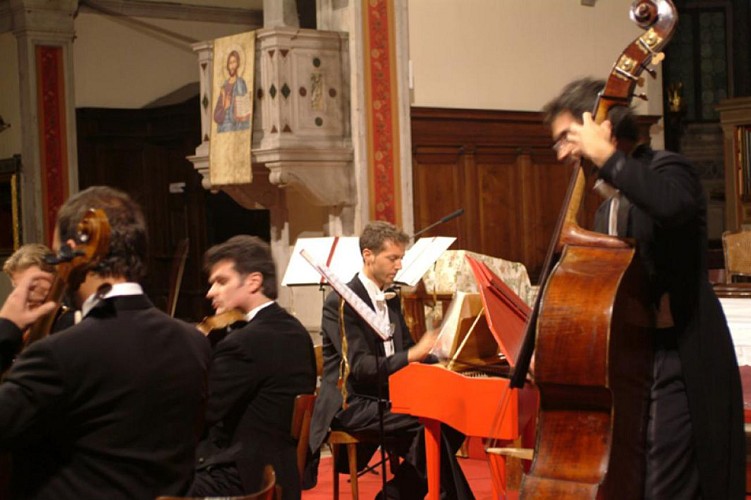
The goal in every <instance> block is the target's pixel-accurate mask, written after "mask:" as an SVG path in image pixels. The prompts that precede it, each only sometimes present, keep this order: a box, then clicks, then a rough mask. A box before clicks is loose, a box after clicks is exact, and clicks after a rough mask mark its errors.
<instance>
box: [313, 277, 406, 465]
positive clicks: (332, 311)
mask: <svg viewBox="0 0 751 500" xmlns="http://www.w3.org/2000/svg"><path fill="white" fill-rule="evenodd" d="M347 285H348V286H349V287H350V288H351V289H352V290H353V291H354V292H355V293H356V294H357V296H358V297H360V298H361V299H362V300H363V301H364V302H365V303H366V304H368V306H370V307H371V308H372V309H373V310H375V307H374V305H373V302H372V301H371V300H370V296H369V295H368V292H367V290H366V289H365V286H364V285H363V284H362V282H361V281H360V279H359V278H358V277H357V276H355V278H354V279H353V280H352V281H350V282H349V283H348V284H347ZM339 300H340V299H339V295H338V294H337V293H336V292H331V293H330V294H329V295H328V296H327V297H326V301H325V303H324V306H323V319H322V321H321V330H322V332H321V334H322V336H323V377H322V380H321V387H320V389H319V393H318V398H317V399H316V406H315V410H314V412H313V419H312V421H311V430H310V449H311V450H312V451H313V452H315V451H317V450H318V448H319V447H320V446H321V444H322V443H323V440H324V439H326V435H327V434H328V431H329V426H330V425H331V421H332V420H333V419H334V416H335V415H336V414H337V412H338V411H339V410H341V409H342V394H341V391H340V390H339V388H338V387H337V382H338V380H339V365H340V362H341V359H342V343H341V333H340V328H339V327H340V322H339ZM387 305H388V309H389V318H390V320H391V323H392V324H393V325H394V351H395V353H394V355H393V356H390V357H388V358H387V357H386V355H385V352H384V347H383V342H382V341H381V339H380V337H378V336H377V334H376V333H375V332H373V330H372V329H371V328H370V327H369V326H368V325H367V323H365V321H364V320H363V319H362V318H360V316H359V315H358V314H357V313H356V312H355V310H354V309H352V307H350V306H349V304H346V303H345V305H344V328H345V331H346V335H347V344H348V350H347V358H348V361H349V366H350V370H351V371H350V374H349V378H348V379H347V392H348V394H350V395H359V396H366V397H378V395H379V389H378V379H379V376H380V377H381V379H382V380H381V382H382V387H381V391H382V395H383V397H385V398H388V397H389V393H388V377H389V375H391V374H392V373H394V372H396V371H397V370H399V369H400V368H403V367H405V366H407V363H408V361H407V350H408V349H409V348H410V347H412V345H414V342H413V340H412V337H411V336H410V334H409V329H408V328H407V325H406V323H405V322H404V316H403V315H402V311H401V304H400V301H399V298H398V297H395V298H393V299H391V300H389V301H388V302H387ZM376 352H377V353H378V356H376ZM376 359H377V360H378V362H379V363H380V367H379V366H378V365H376Z"/></svg>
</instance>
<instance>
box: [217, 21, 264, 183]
mask: <svg viewBox="0 0 751 500" xmlns="http://www.w3.org/2000/svg"><path fill="white" fill-rule="evenodd" d="M255 40H256V37H255V32H254V31H250V32H247V33H240V34H239V35H232V36H228V37H224V38H217V39H216V40H214V72H213V75H212V82H211V95H212V96H213V102H212V106H213V107H212V113H211V139H210V150H209V173H210V176H211V184H212V185H213V186H225V185H231V184H248V183H250V182H251V181H252V180H253V174H252V169H251V160H250V148H251V144H252V135H251V134H252V131H253V123H252V119H253V75H254V73H255V71H254V63H255Z"/></svg>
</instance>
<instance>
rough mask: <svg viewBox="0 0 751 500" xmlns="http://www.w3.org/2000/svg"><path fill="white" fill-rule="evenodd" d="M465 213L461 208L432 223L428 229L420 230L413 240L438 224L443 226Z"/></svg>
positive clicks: (413, 236)
mask: <svg viewBox="0 0 751 500" xmlns="http://www.w3.org/2000/svg"><path fill="white" fill-rule="evenodd" d="M463 213H464V209H463V208H460V209H459V210H455V211H453V212H451V213H450V214H448V215H447V216H445V217H443V218H442V219H439V220H437V221H435V222H434V223H432V224H431V225H429V226H428V227H424V228H422V229H420V230H419V231H417V232H416V233H415V234H413V235H412V239H415V238H417V237H418V236H420V235H421V234H422V233H424V232H426V231H429V230H430V229H433V228H434V227H436V226H437V225H438V224H443V223H444V222H448V221H450V220H451V219H455V218H457V217H459V216H460V215H461V214H463Z"/></svg>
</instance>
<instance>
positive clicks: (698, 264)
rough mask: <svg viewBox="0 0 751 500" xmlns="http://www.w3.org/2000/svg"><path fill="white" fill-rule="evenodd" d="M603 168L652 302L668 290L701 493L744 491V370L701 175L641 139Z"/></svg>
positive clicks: (598, 225)
mask: <svg viewBox="0 0 751 500" xmlns="http://www.w3.org/2000/svg"><path fill="white" fill-rule="evenodd" d="M600 176H601V177H602V178H603V179H605V180H606V181H607V182H609V183H610V184H611V185H613V186H615V187H616V188H618V189H619V190H620V191H621V194H622V195H623V196H625V197H626V198H627V200H628V201H627V202H626V203H625V204H624V203H623V202H622V203H621V208H620V209H619V213H618V234H619V236H625V237H629V238H633V239H634V240H635V241H636V245H637V248H638V251H639V255H640V257H641V262H642V263H643V264H644V266H645V268H646V270H647V273H648V275H649V279H650V288H651V293H652V299H653V301H654V303H655V304H657V303H658V301H659V299H660V297H661V296H662V295H663V294H668V295H669V297H670V306H671V307H670V310H671V313H672V317H673V320H674V322H675V326H676V329H677V333H678V353H679V355H680V360H681V366H682V369H683V378H684V380H685V384H686V392H687V395H688V403H689V408H690V411H691V425H692V432H693V435H694V449H695V452H696V459H697V464H698V468H699V475H700V478H701V488H702V496H703V497H705V498H742V497H743V496H744V491H745V490H744V481H745V477H744V474H745V473H744V471H745V469H744V466H745V449H744V443H745V439H744V437H743V407H742V404H743V399H742V393H741V385H740V375H739V373H738V364H737V361H736V357H735V351H734V349H733V344H732V339H731V337H730V333H729V331H728V327H727V323H726V321H725V317H724V313H723V311H722V307H721V305H720V302H719V301H718V300H717V297H716V296H715V294H714V291H713V290H712V286H711V285H710V283H709V280H708V277H707V266H706V251H707V227H706V210H707V208H706V207H707V205H706V199H705V195H704V189H703V187H702V184H701V182H700V179H699V175H698V173H697V171H696V169H695V168H694V167H693V166H692V165H691V164H690V163H689V162H688V160H686V159H685V158H684V157H682V156H680V155H677V154H674V153H670V152H667V151H657V152H655V151H653V150H651V149H649V148H647V147H644V146H640V147H639V148H638V149H637V150H636V151H635V152H634V154H633V155H632V156H631V157H626V156H625V155H624V154H623V153H620V152H619V153H615V154H614V155H613V156H612V157H611V158H610V159H609V160H608V161H607V163H606V164H605V165H603V167H602V169H601V170H600ZM608 214H609V204H608V203H607V202H606V203H604V204H603V205H601V207H600V209H599V210H598V213H597V215H596V220H595V229H596V230H599V231H602V232H607V216H608ZM657 334H658V335H659V332H658V333H657Z"/></svg>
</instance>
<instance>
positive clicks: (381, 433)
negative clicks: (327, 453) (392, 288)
mask: <svg viewBox="0 0 751 500" xmlns="http://www.w3.org/2000/svg"><path fill="white" fill-rule="evenodd" d="M386 310H387V311H388V303H387V304H386ZM393 333H394V325H393V323H392V324H391V334H392V340H391V342H393ZM378 341H379V342H381V343H384V342H383V341H381V340H380V338H379V339H378ZM379 347H380V346H378V345H376V349H375V360H376V371H377V373H378V376H377V377H376V378H377V379H378V400H377V403H378V443H379V444H380V448H381V491H382V492H383V498H387V494H386V482H387V481H386V449H385V445H386V430H385V425H384V420H385V418H386V406H387V405H388V403H389V401H388V400H387V399H386V398H385V397H384V396H385V394H384V393H383V376H384V371H385V370H383V369H382V367H381V358H380V354H379V352H380V348H379ZM384 351H385V346H384Z"/></svg>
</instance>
